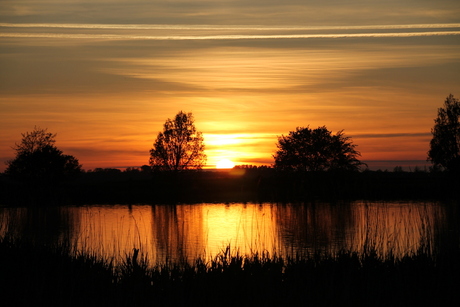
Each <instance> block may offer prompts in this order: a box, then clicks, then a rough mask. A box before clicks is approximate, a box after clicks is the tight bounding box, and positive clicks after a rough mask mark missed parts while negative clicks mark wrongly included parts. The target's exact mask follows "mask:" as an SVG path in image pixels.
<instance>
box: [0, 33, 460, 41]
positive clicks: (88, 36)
mask: <svg viewBox="0 0 460 307" xmlns="http://www.w3.org/2000/svg"><path fill="white" fill-rule="evenodd" d="M451 35H460V31H436V32H403V33H345V34H284V35H282V34H276V35H196V36H194V35H189V36H185V35H164V36H159V35H117V34H63V33H0V37H1V38H57V39H106V40H251V39H314V38H389V37H423V36H451Z"/></svg>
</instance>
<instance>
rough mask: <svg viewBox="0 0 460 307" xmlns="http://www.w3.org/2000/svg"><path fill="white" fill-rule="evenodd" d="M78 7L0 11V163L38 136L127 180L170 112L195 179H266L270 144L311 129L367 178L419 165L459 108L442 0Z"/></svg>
mask: <svg viewBox="0 0 460 307" xmlns="http://www.w3.org/2000/svg"><path fill="white" fill-rule="evenodd" d="M80 2H82V1H78V0H74V1H71V3H72V5H71V7H73V8H74V9H75V10H74V11H72V12H74V13H73V14H71V12H70V11H69V12H68V11H66V9H68V8H66V7H64V6H60V5H59V2H57V3H55V2H54V1H46V2H43V3H41V2H40V1H37V3H35V2H34V3H33V4H30V3H29V2H27V1H17V2H15V3H16V5H13V4H8V3H2V4H1V5H0V12H2V13H0V18H1V19H0V67H1V69H0V112H1V115H2V121H1V124H0V125H1V129H0V160H1V161H6V160H8V159H11V158H13V157H14V151H13V150H12V149H11V146H13V145H14V143H15V142H18V141H19V140H20V138H21V133H22V132H26V131H31V130H32V129H33V128H34V126H40V127H42V128H45V127H47V128H48V130H49V131H50V132H53V133H57V143H56V145H57V146H58V147H59V148H60V149H61V150H63V151H64V153H66V154H71V155H74V156H75V157H77V158H78V159H79V161H80V163H82V164H83V167H84V168H85V169H92V168H95V167H121V168H123V167H128V166H141V165H143V164H147V163H148V159H149V149H150V148H151V147H152V143H153V142H154V140H155V138H156V136H157V134H158V132H159V131H160V130H161V129H162V125H163V123H164V122H165V120H166V119H167V118H172V117H173V116H174V115H175V114H176V113H177V112H178V111H180V110H183V111H184V112H192V113H193V114H194V116H195V125H196V127H197V129H198V130H199V131H202V132H203V134H204V139H205V144H206V153H207V155H208V164H209V166H210V167H213V166H214V165H215V164H216V163H217V162H218V161H219V160H220V159H224V158H226V159H230V160H232V161H234V162H235V163H236V164H268V165H269V164H271V163H273V158H272V155H273V153H274V152H275V150H276V146H275V144H276V141H277V136H278V135H281V134H288V133H289V131H292V130H295V128H296V127H298V126H300V127H306V126H310V127H311V128H316V127H318V126H323V125H326V126H327V128H328V129H329V130H332V131H333V132H334V133H335V132H337V131H338V130H342V129H344V132H345V135H346V136H350V137H352V139H353V142H354V143H355V144H357V145H358V147H357V149H358V150H359V151H360V152H361V153H362V160H364V161H371V162H369V164H370V166H372V167H374V168H375V167H380V166H381V165H382V167H383V166H385V167H388V168H389V169H392V167H394V166H395V165H403V166H406V165H411V166H414V165H424V161H425V160H426V152H427V151H428V146H429V140H430V138H431V134H430V130H431V128H432V126H433V119H434V118H435V117H436V114H437V108H439V107H441V106H442V104H443V102H444V100H445V98H446V97H447V96H448V95H449V94H450V93H452V94H454V96H456V97H459V96H460V88H459V82H458V72H459V71H460V35H459V34H460V17H458V16H460V14H458V13H460V4H459V3H458V2H456V1H439V2H436V4H433V3H431V2H428V1H426V2H425V1H423V0H422V1H421V2H422V3H423V4H424V5H422V6H417V9H412V8H413V6H412V5H414V3H415V2H414V1H405V2H404V1H403V4H401V3H400V4H398V5H397V6H396V7H395V8H393V9H392V10H391V9H390V6H388V7H386V6H384V5H383V4H381V3H379V2H378V1H367V2H366V3H367V6H359V4H360V3H361V1H355V2H353V3H351V4H350V6H348V7H344V6H341V5H336V6H334V8H333V9H329V10H328V9H327V8H326V7H327V4H329V2H330V1H323V2H324V3H323V2H319V1H316V2H315V1H311V3H310V2H309V5H310V6H309V7H306V6H304V5H303V4H297V2H296V1H287V2H286V5H285V6H282V7H279V6H275V5H274V4H270V5H266V6H264V8H257V6H256V5H255V4H252V5H249V6H244V4H243V3H242V2H241V3H240V2H239V1H235V3H232V5H230V4H229V3H227V4H222V6H223V7H222V10H221V9H219V8H217V7H216V6H215V5H212V4H211V2H208V1H194V2H191V1H187V0H183V1H181V2H180V3H181V5H182V6H181V7H182V8H183V9H182V10H174V9H173V8H172V7H169V6H168V5H166V4H165V5H163V6H162V5H160V4H148V3H147V2H145V1H140V0H139V1H133V3H132V4H131V6H130V7H124V5H125V4H123V3H122V2H121V1H117V0H108V1H105V4H106V5H108V7H110V8H111V10H95V11H92V14H88V11H87V10H89V8H86V9H85V8H84V6H83V7H82V6H78V4H79V3H80ZM172 2H174V1H172ZM255 2H257V1H255ZM326 2H327V3H326ZM389 2H391V3H392V1H389ZM400 2H401V1H400ZM149 3H150V2H149ZM197 3H199V4H202V6H203V7H208V8H209V9H207V10H203V11H202V12H203V14H202V15H200V12H201V11H200V10H199V8H198V7H197ZM372 3H373V5H374V6H372V5H371V4H372ZM398 3H399V2H398ZM417 3H420V1H419V2H417ZM40 4H41V5H42V6H41V7H40V8H41V9H40V10H37V7H38V5H40ZM237 4H239V6H238V5H237ZM393 4H394V3H393ZM36 5H37V6H36ZM48 5H49V6H48ZM155 5H157V7H154V6H155ZM225 5H228V6H229V7H225ZM160 6H161V7H160ZM147 7H148V8H151V9H152V10H147V9H146V8H147ZM311 7H314V8H315V9H316V12H317V13H316V14H313V13H312V12H310V10H308V8H311ZM2 8H3V10H2ZM77 8H78V9H77ZM153 8H155V9H156V10H153ZM224 8H227V9H228V10H223V9H224ZM353 8H355V9H356V10H355V11H353V10H352V9H353ZM358 8H359V9H358ZM259 10H260V11H259ZM141 11H142V14H140V15H136V14H135V12H141ZM75 12H77V13H75ZM146 12H152V13H146ZM153 12H157V13H153ZM159 12H161V14H160V13H159ZM204 12H205V13H204ZM229 12H234V13H236V12H241V14H230V13H229ZM243 12H244V13H243ZM346 12H348V13H346ZM364 12H365V13H367V14H370V13H372V16H373V17H374V19H369V18H367V17H365V16H369V15H366V14H364V15H363V13H364ZM149 14H150V15H149ZM155 14H157V15H155ZM135 16H140V17H139V19H135V18H134V17H135ZM197 16H201V17H200V18H198V17H197ZM232 16H233V18H234V16H239V17H238V18H234V19H232ZM270 16H271V18H270ZM304 17H305V18H304ZM306 17H309V18H306ZM403 17H405V18H403ZM139 24H142V26H139ZM375 25H379V26H375ZM372 161H384V162H372ZM4 168H5V165H4V164H3V163H1V165H0V171H3V170H4Z"/></svg>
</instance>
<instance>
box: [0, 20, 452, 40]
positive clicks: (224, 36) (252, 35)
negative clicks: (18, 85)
mask: <svg viewBox="0 0 460 307" xmlns="http://www.w3.org/2000/svg"><path fill="white" fill-rule="evenodd" d="M0 27H2V28H4V29H8V28H9V29H13V30H14V29H17V28H20V29H21V30H22V29H30V30H34V32H20V31H19V32H16V31H11V32H9V33H8V32H6V31H3V32H2V33H0V37H3V38H55V39H105V40H255V39H268V40H270V39H272V40H273V39H315V38H385V37H422V36H448V35H449V36H450V35H460V24H458V23H453V24H409V25H370V26H369V25H363V26H316V27H307V26H286V27H272V26H262V25H259V26H210V25H134V24H128V25H117V24H51V23H33V24H32V23H30V24H14V23H0ZM40 29H55V30H56V29H58V30H56V31H58V32H57V33H47V32H37V31H40ZM73 29H82V30H85V31H86V30H88V29H93V30H108V31H110V33H66V30H73ZM61 30H62V31H61ZM118 30H120V31H121V30H131V31H140V32H136V33H129V34H126V33H125V32H124V33H117V32H118ZM145 30H147V32H146V31H145ZM184 30H185V31H186V32H185V34H184V32H183V31H184ZM370 30H374V31H373V32H368V31H370ZM420 30H423V31H420ZM433 30H437V31H433ZM165 31H166V32H165ZM203 31H207V33H209V34H203ZM299 31H300V33H299ZM333 31H337V33H332V32H333ZM356 31H361V32H358V33H356ZM248 32H249V33H248ZM261 32H263V33H267V34H260V33H261ZM270 32H272V33H270ZM274 32H276V33H274ZM318 32H320V33H318Z"/></svg>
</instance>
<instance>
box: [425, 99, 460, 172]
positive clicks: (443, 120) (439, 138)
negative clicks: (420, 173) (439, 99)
mask: <svg viewBox="0 0 460 307" xmlns="http://www.w3.org/2000/svg"><path fill="white" fill-rule="evenodd" d="M459 118H460V101H459V100H458V99H455V98H454V96H453V95H452V94H450V95H449V96H448V97H447V98H446V101H445V102H444V107H443V108H439V109H438V117H437V118H436V119H435V120H434V123H435V124H434V127H433V129H431V133H432V134H433V138H432V139H431V142H430V150H429V151H428V160H429V161H431V162H432V163H433V165H434V166H435V167H437V168H439V167H442V168H445V169H447V170H448V171H453V172H460V121H459Z"/></svg>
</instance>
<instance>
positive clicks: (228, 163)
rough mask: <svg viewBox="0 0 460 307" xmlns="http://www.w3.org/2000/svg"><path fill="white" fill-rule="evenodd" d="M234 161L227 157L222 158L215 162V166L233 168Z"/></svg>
mask: <svg viewBox="0 0 460 307" xmlns="http://www.w3.org/2000/svg"><path fill="white" fill-rule="evenodd" d="M234 166H235V163H233V162H232V161H230V160H229V159H222V160H220V161H219V162H217V164H216V168H233V167H234Z"/></svg>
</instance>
